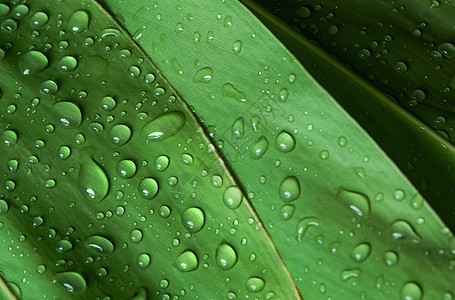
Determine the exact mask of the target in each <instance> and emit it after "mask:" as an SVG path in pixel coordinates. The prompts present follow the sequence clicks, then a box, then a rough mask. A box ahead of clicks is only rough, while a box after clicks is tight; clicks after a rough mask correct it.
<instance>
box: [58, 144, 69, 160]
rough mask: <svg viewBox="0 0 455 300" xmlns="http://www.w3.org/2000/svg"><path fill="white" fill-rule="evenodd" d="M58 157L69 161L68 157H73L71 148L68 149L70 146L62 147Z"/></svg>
mask: <svg viewBox="0 0 455 300" xmlns="http://www.w3.org/2000/svg"><path fill="white" fill-rule="evenodd" d="M57 155H58V157H60V158H61V159H63V160H65V159H68V157H70V155H71V149H70V147H68V146H61V147H60V148H58V150H57Z"/></svg>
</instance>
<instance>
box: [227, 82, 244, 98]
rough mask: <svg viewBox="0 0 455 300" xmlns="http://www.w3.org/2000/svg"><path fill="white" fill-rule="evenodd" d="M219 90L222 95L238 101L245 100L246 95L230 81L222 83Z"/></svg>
mask: <svg viewBox="0 0 455 300" xmlns="http://www.w3.org/2000/svg"><path fill="white" fill-rule="evenodd" d="M221 90H222V92H223V96H224V97H227V98H231V99H234V100H237V101H238V102H245V101H246V95H245V94H244V93H242V92H241V91H239V90H238V89H236V88H235V87H234V85H233V84H232V83H225V84H223V86H222V87H221Z"/></svg>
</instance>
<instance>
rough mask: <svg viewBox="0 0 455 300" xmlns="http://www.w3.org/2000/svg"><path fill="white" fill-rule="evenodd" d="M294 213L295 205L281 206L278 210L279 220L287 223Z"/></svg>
mask: <svg viewBox="0 0 455 300" xmlns="http://www.w3.org/2000/svg"><path fill="white" fill-rule="evenodd" d="M294 212H295V205H292V204H286V205H283V206H282V207H281V209H280V219H281V220H283V221H289V220H290V219H292V216H293V215H294Z"/></svg>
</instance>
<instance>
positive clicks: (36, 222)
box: [0, 213, 44, 228]
mask: <svg viewBox="0 0 455 300" xmlns="http://www.w3.org/2000/svg"><path fill="white" fill-rule="evenodd" d="M0 214H1V213H0ZM43 223H44V219H43V218H42V217H40V216H37V217H33V218H32V226H33V228H37V227H40V226H41V225H43Z"/></svg>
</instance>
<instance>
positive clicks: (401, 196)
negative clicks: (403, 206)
mask: <svg viewBox="0 0 455 300" xmlns="http://www.w3.org/2000/svg"><path fill="white" fill-rule="evenodd" d="M405 197H406V194H405V192H404V191H403V190H400V189H397V190H395V192H394V193H393V198H394V199H395V200H396V201H401V200H403V199H404V198H405Z"/></svg>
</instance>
